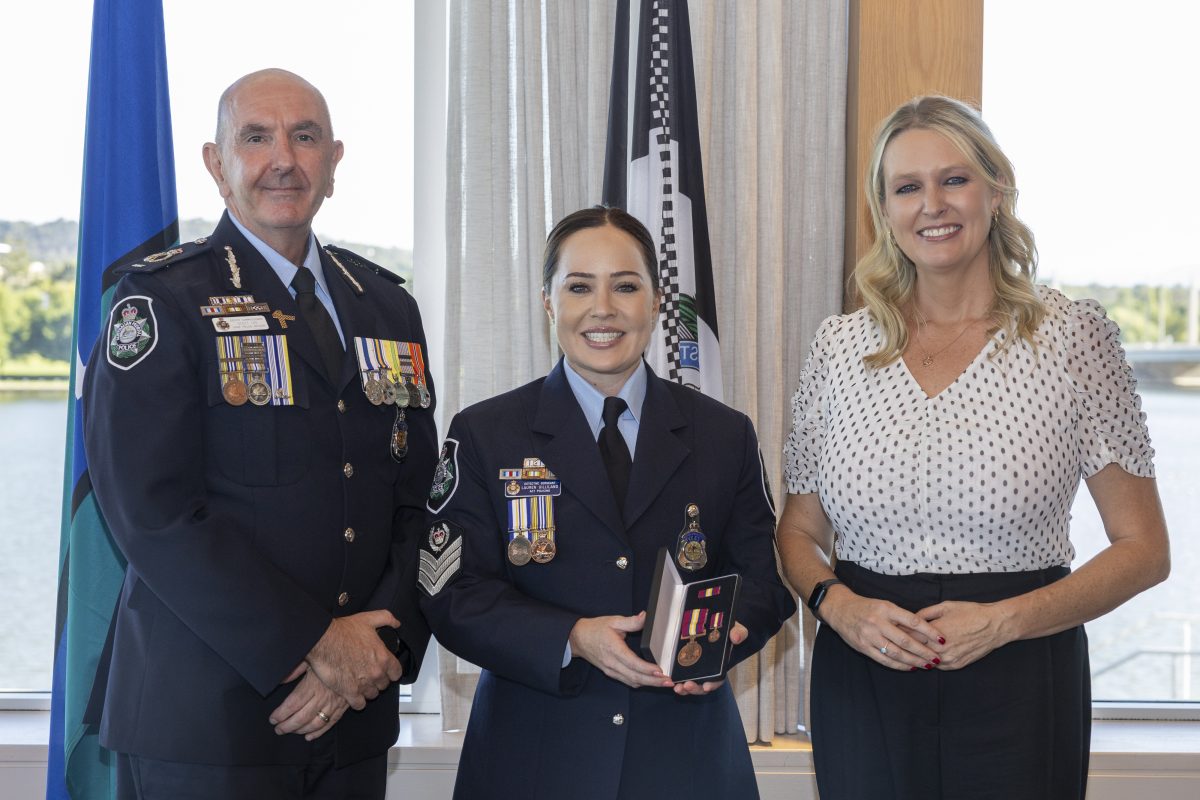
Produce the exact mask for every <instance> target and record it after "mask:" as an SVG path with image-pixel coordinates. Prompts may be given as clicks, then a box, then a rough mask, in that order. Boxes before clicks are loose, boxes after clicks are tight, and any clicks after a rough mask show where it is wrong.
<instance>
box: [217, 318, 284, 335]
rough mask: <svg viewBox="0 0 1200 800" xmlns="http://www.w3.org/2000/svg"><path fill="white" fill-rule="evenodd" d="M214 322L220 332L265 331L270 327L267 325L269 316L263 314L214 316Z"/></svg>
mask: <svg viewBox="0 0 1200 800" xmlns="http://www.w3.org/2000/svg"><path fill="white" fill-rule="evenodd" d="M212 324H213V327H214V328H216V329H217V332H218V333H235V332H237V331H265V330H269V329H270V326H269V325H267V318H266V317H264V316H262V315H261V314H254V315H253V316H249V317H213V318H212Z"/></svg>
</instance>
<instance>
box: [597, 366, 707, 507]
mask: <svg viewBox="0 0 1200 800" xmlns="http://www.w3.org/2000/svg"><path fill="white" fill-rule="evenodd" d="M646 369H647V370H649V369H650V368H649V367H646ZM647 377H648V378H649V380H647V382H646V399H645V401H644V402H643V403H642V417H641V421H640V422H639V423H638V438H637V449H636V451H635V454H634V458H633V471H632V472H631V473H630V475H629V496H628V497H626V498H625V523H626V525H627V526H628V527H629V528H632V527H633V525H634V523H635V522H637V520H638V518H639V517H641V516H642V515H643V514H645V513H646V511H647V509H649V508H650V506H651V504H653V502H654V500H655V499H656V498H657V497H658V495H659V494H660V493H661V492H662V490H663V489H664V488H665V487H666V485H667V483H668V482H669V481H670V480H671V478H672V477H673V476H674V475H675V473H676V471H677V470H678V469H679V466H680V465H681V464H682V463H683V462H684V460H685V459H686V458H687V457H688V456H689V455H690V454H691V452H692V451H691V449H690V448H689V447H688V446H687V445H686V444H684V441H683V439H682V437H680V436H679V435H678V433H677V432H678V431H680V430H683V429H684V428H686V427H687V426H688V421H687V419H686V418H685V417H684V415H683V413H682V412H681V411H680V410H679V405H678V404H677V403H676V402H675V398H674V397H672V396H671V392H670V390H668V389H667V387H666V385H665V384H664V382H663V381H662V380H661V379H660V378H658V377H657V376H656V375H655V374H654V373H653V372H652V371H651V372H650V374H649V375H648V376H647ZM601 468H602V469H603V467H601ZM679 511H680V514H681V515H682V513H683V509H680V510H679ZM680 518H681V519H682V516H681V517H680Z"/></svg>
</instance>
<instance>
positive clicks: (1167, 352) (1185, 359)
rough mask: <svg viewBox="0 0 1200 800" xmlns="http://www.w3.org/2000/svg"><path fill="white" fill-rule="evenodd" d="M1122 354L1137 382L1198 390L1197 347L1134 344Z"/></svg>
mask: <svg viewBox="0 0 1200 800" xmlns="http://www.w3.org/2000/svg"><path fill="white" fill-rule="evenodd" d="M1125 354H1126V355H1127V356H1128V357H1129V363H1130V364H1131V365H1132V366H1133V374H1134V376H1135V377H1137V379H1138V381H1139V382H1142V383H1148V384H1157V385H1170V386H1179V387H1184V388H1191V389H1197V388H1200V345H1195V344H1149V345H1145V344H1135V345H1130V346H1129V347H1127V348H1125Z"/></svg>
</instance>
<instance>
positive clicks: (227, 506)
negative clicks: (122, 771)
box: [84, 215, 437, 768]
mask: <svg viewBox="0 0 1200 800" xmlns="http://www.w3.org/2000/svg"><path fill="white" fill-rule="evenodd" d="M337 252H338V254H339V255H338V256H337V257H336V258H337V262H340V266H339V263H336V262H335V260H334V257H331V256H330V255H329V253H328V252H327V251H326V250H322V253H321V263H322V268H323V271H324V275H325V279H326V282H327V285H328V287H329V290H330V293H331V295H332V297H333V301H334V305H335V306H336V308H337V311H338V316H339V319H340V322H341V326H342V329H343V333H344V335H345V338H346V342H347V345H352V342H353V337H356V336H359V337H369V338H373V339H381V340H392V341H398V342H406V343H414V344H419V345H420V346H421V348H422V351H423V350H424V346H425V337H424V334H423V333H422V328H421V320H420V316H419V314H418V312H417V308H416V303H415V302H414V301H413V300H412V298H411V297H410V296H409V295H408V293H407V292H405V291H404V290H403V289H402V288H401V287H400V286H399V285H397V284H398V282H399V279H398V278H395V277H394V276H389V275H387V274H384V273H383V271H382V270H380V269H379V268H377V267H374V266H373V265H370V264H369V263H367V262H365V261H362V260H360V259H358V258H357V257H355V256H354V255H353V254H350V253H347V252H346V251H337ZM118 271H119V272H120V273H121V274H122V275H123V277H121V279H120V283H119V284H118V285H117V287H116V292H115V294H114V295H113V306H112V313H111V315H110V317H109V319H108V322H107V327H106V329H105V331H103V332H102V334H101V336H100V339H99V342H98V344H97V347H96V349H95V350H94V351H93V353H92V356H91V361H90V363H89V365H88V369H87V375H86V379H85V381H84V403H85V405H84V414H85V418H84V423H85V435H86V446H87V453H88V460H89V463H90V475H91V481H92V484H93V486H94V488H95V493H96V497H97V499H98V501H99V505H100V508H101V510H102V512H103V514H104V517H105V519H106V520H107V522H108V525H109V528H110V530H111V531H112V535H113V538H114V539H115V541H116V543H117V545H118V546H119V548H120V550H121V552H122V553H123V554H124V556H125V557H126V558H127V559H128V561H129V567H128V570H127V572H126V577H125V583H124V586H123V587H122V590H121V595H120V600H119V605H118V609H117V613H116V618H115V622H114V630H113V631H112V634H111V636H112V640H111V652H110V654H109V656H108V657H107V658H106V660H105V663H102V664H101V669H100V677H99V678H98V682H97V686H96V688H95V690H94V692H93V701H94V703H93V706H96V705H98V703H97V702H95V701H102V718H101V742H102V743H103V744H104V746H105V747H107V748H109V749H111V750H115V751H117V752H120V753H126V754H132V755H135V756H139V757H142V758H145V759H150V760H163V761H170V762H187V763H194V764H206V765H229V766H231V767H239V768H240V767H243V766H246V765H304V764H307V763H308V762H310V761H311V760H312V759H314V757H316V756H315V754H316V753H317V752H318V747H319V748H320V751H321V752H328V753H331V754H332V756H333V759H334V761H335V763H336V764H338V765H343V764H349V763H353V762H355V761H358V760H361V759H365V758H369V757H374V756H378V755H381V754H384V753H386V751H387V749H388V748H389V747H390V746H391V745H392V744H393V743H394V741H395V738H396V735H397V727H398V720H397V712H398V706H397V702H398V700H397V694H398V693H397V690H396V687H395V686H394V685H393V686H392V687H391V688H389V689H388V690H386V691H385V692H383V693H382V694H381V695H380V696H379V697H378V698H377V699H375V700H373V701H371V702H369V703H368V704H367V707H366V708H365V709H364V710H363V711H358V712H356V711H353V710H349V711H347V712H346V714H345V716H344V717H343V718H342V719H341V721H340V722H339V723H338V724H337V725H336V726H335V727H334V728H333V729H332V730H331V731H330V732H329V733H327V734H326V735H325V736H326V737H327V738H328V739H329V741H326V742H318V743H316V744H310V743H308V742H305V741H304V738H303V736H299V735H288V736H277V735H276V734H275V733H274V730H273V728H272V726H271V724H270V723H269V722H268V715H269V714H270V712H271V711H272V710H273V709H275V708H276V707H277V706H278V705H279V704H280V703H281V702H282V701H283V700H284V699H285V698H286V697H287V696H288V694H289V693H290V691H291V689H292V684H287V685H285V684H283V683H282V681H283V680H284V678H285V677H286V676H287V675H288V673H290V672H291V671H292V669H293V668H295V667H296V666H297V665H298V664H299V663H300V662H301V661H302V660H303V659H304V657H305V655H306V654H307V653H308V651H309V650H310V649H311V648H312V646H313V645H314V644H315V643H316V642H317V640H318V639H320V637H321V635H322V634H323V633H324V632H325V630H326V629H327V628H328V626H329V624H330V621H331V620H332V619H333V618H334V617H337V616H343V615H349V614H353V613H355V612H359V611H364V610H371V609H388V610H390V611H391V612H392V613H393V614H394V615H395V616H396V617H397V618H398V619H399V620H400V621H401V623H402V626H401V628H400V630H399V637H400V640H401V645H400V653H399V655H400V658H401V661H402V663H403V665H404V667H405V672H404V677H403V678H402V682H411V681H413V680H415V678H416V674H417V670H418V668H419V666H420V663H421V659H422V656H423V654H424V650H425V646H426V643H427V641H428V636H429V633H428V628H427V626H426V625H425V623H424V619H423V618H422V616H421V614H420V611H419V609H418V607H417V601H416V598H415V596H414V595H415V591H414V587H415V576H416V542H417V537H418V535H419V534H420V533H421V532H422V531H423V529H424V513H425V512H424V503H425V497H426V494H427V490H428V486H429V476H430V474H431V473H432V469H433V466H434V464H435V460H436V448H437V434H436V432H435V428H434V423H433V417H432V413H433V412H432V408H430V409H411V408H410V409H408V410H407V412H406V422H407V425H408V452H407V455H406V457H405V458H404V459H403V461H402V462H398V461H396V460H394V459H393V458H392V455H391V453H390V449H389V443H390V440H391V437H392V429H393V425H394V423H395V409H394V408H393V407H390V406H383V407H379V406H374V405H372V404H371V403H369V402H368V400H367V398H366V397H365V395H364V392H363V389H362V388H361V383H360V380H359V374H358V369H357V364H356V358H355V356H354V349H353V347H352V346H350V347H348V348H347V352H346V355H345V359H344V362H343V363H342V365H341V372H340V373H339V374H337V375H336V376H334V377H333V378H332V379H331V378H330V377H329V376H327V375H326V371H325V369H324V368H323V367H322V366H321V364H322V362H321V358H320V356H319V352H318V349H317V346H316V342H315V340H314V338H313V335H312V333H311V332H310V331H309V330H308V328H307V326H306V325H305V324H304V323H303V322H302V320H301V319H300V315H299V313H298V309H297V307H296V303H295V301H294V300H293V299H292V297H291V295H290V294H289V292H288V290H287V288H286V287H285V286H284V285H283V283H282V282H281V281H280V280H279V277H278V276H277V275H276V274H275V272H274V271H273V270H272V269H271V268H270V267H269V266H268V264H267V263H266V262H265V260H264V259H263V258H262V257H261V256H260V255H259V253H258V252H257V250H255V249H254V247H253V246H251V245H250V244H249V242H247V241H246V239H245V238H244V237H243V236H242V235H241V234H240V232H239V231H238V230H237V229H236V227H235V226H234V225H233V223H232V222H231V220H230V219H229V218H228V215H226V216H225V217H224V218H223V219H222V220H221V223H220V225H219V226H218V227H217V229H216V231H215V232H214V233H213V235H212V236H211V237H208V238H207V239H204V240H198V242H197V243H193V244H187V245H183V246H181V247H180V248H176V249H175V250H173V251H170V252H169V253H168V254H163V255H161V256H159V257H157V258H155V259H147V260H146V261H144V262H143V263H141V264H135V265H130V266H127V267H123V268H121V269H120V270H118ZM246 296H250V297H249V298H247V297H246ZM237 300H241V301H244V302H253V303H256V304H264V303H265V304H266V306H265V307H264V306H261V305H260V306H258V307H257V308H258V309H259V313H254V314H246V313H242V314H238V313H220V314H215V315H214V314H211V313H210V312H211V310H212V307H213V306H214V305H218V304H220V303H221V302H225V303H226V305H229V304H230V302H233V301H237ZM235 304H236V303H235ZM206 308H208V309H209V311H208V312H206V311H205V309H206ZM225 311H229V309H228V308H227V309H225ZM251 318H253V319H251ZM247 319H250V320H251V321H250V322H248V323H247V322H243V321H242V320H247ZM239 326H241V327H239ZM246 336H265V337H268V338H269V340H270V341H271V342H273V343H274V344H275V345H277V346H278V345H280V343H281V342H284V343H286V358H283V359H282V361H284V362H286V368H285V365H284V364H283V363H281V361H280V359H278V358H277V359H275V360H274V361H271V363H270V364H269V365H268V367H267V369H266V373H267V374H265V377H266V378H267V380H268V381H269V382H270V387H271V390H272V391H271V397H270V399H269V402H268V403H267V404H266V405H257V404H255V403H251V402H245V403H242V404H240V405H233V404H231V403H230V402H229V401H228V400H227V398H226V396H225V394H223V391H222V376H221V373H222V368H221V363H222V362H221V361H220V359H221V358H222V357H223V351H222V349H221V348H222V345H221V340H223V339H229V338H230V337H239V341H246V340H245V339H244V337H246ZM243 346H244V345H243ZM226 349H228V347H227V348H226ZM274 352H275V354H276V356H279V355H280V354H281V353H282V348H281V347H280V349H279V350H276V351H274ZM226 365H227V366H228V362H226ZM289 372H290V377H289V376H288V375H287V373H289ZM426 379H428V373H426ZM427 385H428V381H427ZM231 396H234V395H231ZM234 397H235V399H236V396H234ZM259 399H260V400H262V399H264V398H263V397H261V396H260V397H259Z"/></svg>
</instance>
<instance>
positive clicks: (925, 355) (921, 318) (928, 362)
mask: <svg viewBox="0 0 1200 800" xmlns="http://www.w3.org/2000/svg"><path fill="white" fill-rule="evenodd" d="M913 313H914V314H915V315H916V318H917V320H916V321H917V347H919V348H920V349H921V366H922V367H932V366H933V362H934V361H935V360H936V359H937V357H938V356H940V355H941V354H942V353H944V352H946V351H947V350H949V349H950V348H951V347H953V346H954V343H955V342H957V341H958V340H959V339H961V338H962V337H963V334H964V333H966V332H967V330H968V329H969V328H971V327H972V326H973V325H975V323H977V322H978V321H979V320H977V319H976V320H971V321H970V322H968V323H967V324H966V325H964V326H963V329H962V330H961V331H959V332H958V335H957V336H955V337H954V338H953V339H951V340H950V343H949V344H947V345H946V346H945V347H943V348H942V349H940V350H938V351H937V352H936V353H930V352H929V351H928V350H926V349H925V344H924V343H923V342H922V341H921V331H923V330H924V329H925V323H926V319H925V315H924V314H922V313H921V309H919V308H917V307H916V306H915V305H914V306H913Z"/></svg>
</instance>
